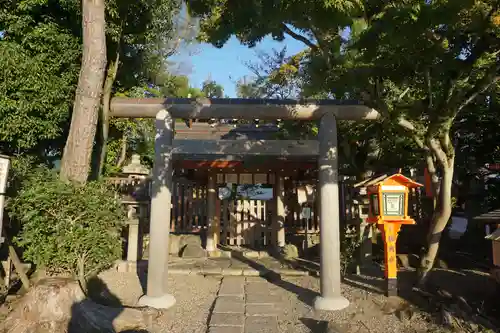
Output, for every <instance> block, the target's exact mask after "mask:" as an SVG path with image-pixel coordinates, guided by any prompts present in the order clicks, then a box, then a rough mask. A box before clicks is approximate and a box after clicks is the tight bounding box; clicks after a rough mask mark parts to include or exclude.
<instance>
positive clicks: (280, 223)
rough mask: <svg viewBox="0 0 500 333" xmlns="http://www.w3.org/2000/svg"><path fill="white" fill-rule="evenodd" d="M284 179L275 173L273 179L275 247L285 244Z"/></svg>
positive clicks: (273, 241)
mask: <svg viewBox="0 0 500 333" xmlns="http://www.w3.org/2000/svg"><path fill="white" fill-rule="evenodd" d="M284 187H285V179H284V178H283V176H282V175H280V174H276V176H275V181H274V191H273V192H274V193H273V195H274V209H273V220H272V228H271V229H272V235H273V239H272V244H273V246H275V247H283V246H285V188H284Z"/></svg>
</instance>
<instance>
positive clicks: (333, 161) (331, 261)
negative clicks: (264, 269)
mask: <svg viewBox="0 0 500 333" xmlns="http://www.w3.org/2000/svg"><path fill="white" fill-rule="evenodd" d="M318 170H319V171H318V172H319V175H318V176H319V199H320V251H321V252H320V256H321V266H320V284H321V295H320V296H318V297H317V298H316V299H315V300H314V308H315V309H316V310H329V311H333V310H341V309H344V308H346V307H347V306H348V305H349V301H348V300H347V299H346V298H344V297H342V295H341V294H340V284H341V275H340V267H341V266H340V230H339V229H340V212H339V208H340V207H339V206H340V205H339V184H338V178H339V175H338V149H337V122H336V119H335V116H334V115H333V113H327V114H325V115H324V116H323V117H322V118H321V122H320V128H319V158H318Z"/></svg>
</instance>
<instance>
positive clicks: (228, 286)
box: [219, 277, 245, 297]
mask: <svg viewBox="0 0 500 333" xmlns="http://www.w3.org/2000/svg"><path fill="white" fill-rule="evenodd" d="M244 294H245V280H244V279H243V278H238V277H236V278H234V277H225V278H224V279H222V284H221V286H220V288H219V296H241V297H243V296H244Z"/></svg>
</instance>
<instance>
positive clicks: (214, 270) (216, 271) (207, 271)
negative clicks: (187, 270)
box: [201, 266, 222, 275]
mask: <svg viewBox="0 0 500 333" xmlns="http://www.w3.org/2000/svg"><path fill="white" fill-rule="evenodd" d="M201 270H202V272H203V274H204V275H222V268H220V267H216V266H208V267H203V268H202V269H201Z"/></svg>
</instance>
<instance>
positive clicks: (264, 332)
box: [245, 317, 278, 333]
mask: <svg viewBox="0 0 500 333" xmlns="http://www.w3.org/2000/svg"><path fill="white" fill-rule="evenodd" d="M245 333H278V319H277V318H276V317H247V318H246V320H245Z"/></svg>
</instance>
